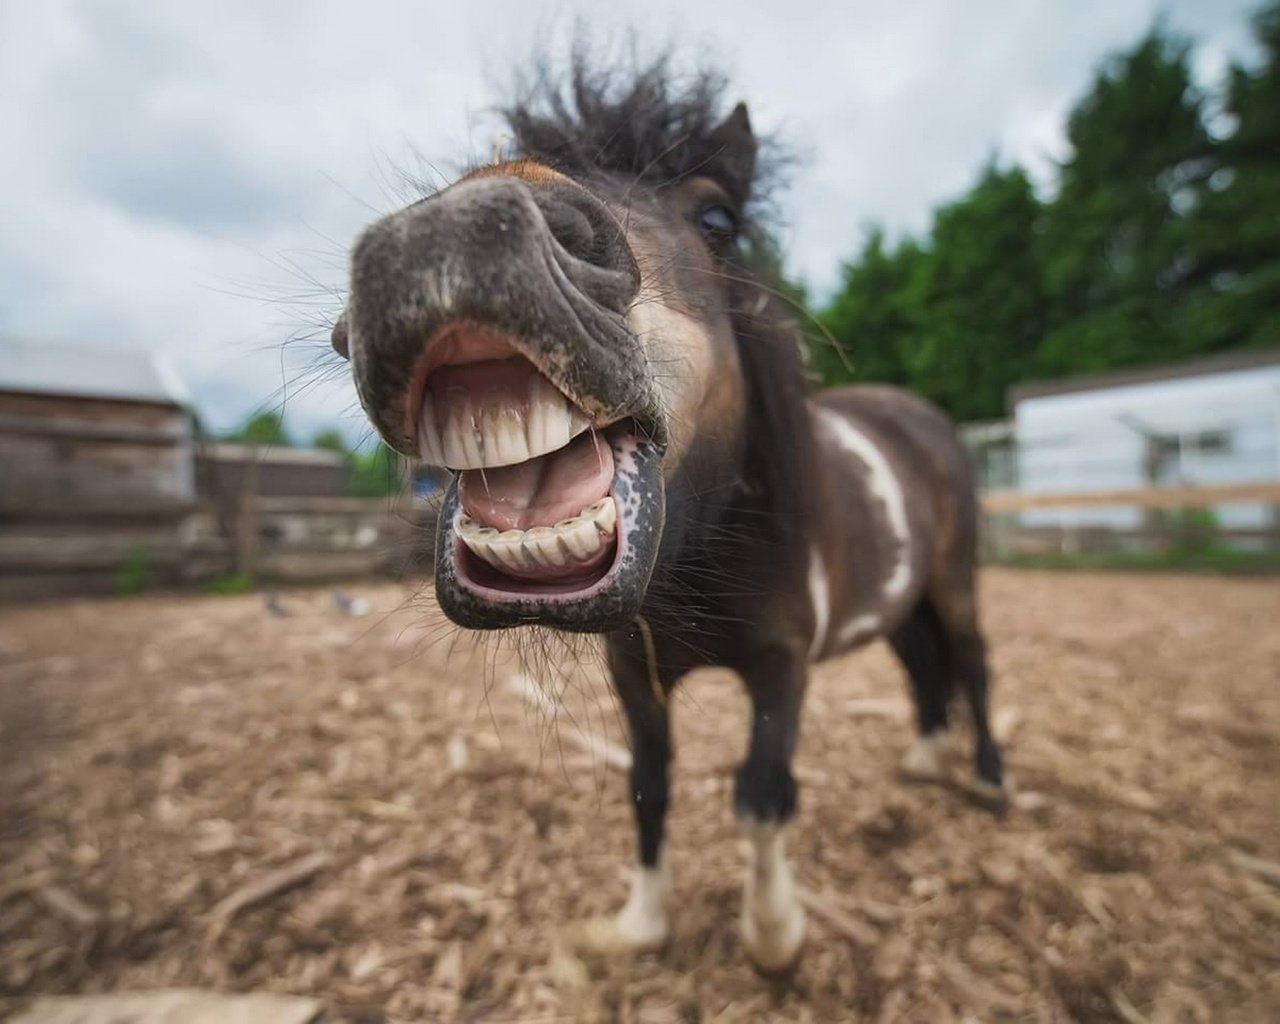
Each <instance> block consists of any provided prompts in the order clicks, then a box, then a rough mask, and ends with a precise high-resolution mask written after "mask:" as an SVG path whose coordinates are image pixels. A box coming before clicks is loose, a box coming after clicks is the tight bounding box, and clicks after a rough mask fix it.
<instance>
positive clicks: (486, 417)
mask: <svg viewBox="0 0 1280 1024" xmlns="http://www.w3.org/2000/svg"><path fill="white" fill-rule="evenodd" d="M442 418H443V419H444V421H445V422H444V426H443V428H441V426H440V423H439V420H438V419H437V409H436V401H435V400H434V399H433V398H432V395H431V390H430V388H428V389H427V391H426V393H425V394H424V396H423V399H422V412H421V415H420V416H419V418H418V454H419V455H421V456H422V461H423V462H426V463H428V464H429V465H433V466H447V467H448V468H450V469H485V468H489V467H494V466H511V465H515V464H516V463H519V462H525V461H527V460H529V459H534V458H537V457H538V456H539V455H546V454H547V453H548V452H554V451H556V450H557V449H560V448H563V447H564V446H565V445H567V444H568V443H569V442H570V441H572V440H573V439H574V438H575V437H577V436H578V435H579V434H581V433H582V432H583V431H584V430H587V429H588V428H589V427H590V426H591V423H590V421H588V420H587V418H586V416H584V415H583V414H582V412H581V410H579V409H578V408H577V407H575V406H574V405H573V404H572V403H571V402H570V401H569V400H568V399H567V398H565V397H564V395H562V394H561V393H560V392H559V391H557V390H556V388H555V387H554V386H553V385H552V384H551V383H550V382H549V381H547V380H546V379H544V378H543V377H542V376H540V375H534V376H533V377H532V378H531V384H530V385H529V395H528V400H527V403H526V404H523V405H522V404H520V403H518V402H515V403H513V402H509V401H499V402H495V401H492V400H489V401H481V402H476V401H475V400H474V398H473V396H472V393H471V392H470V391H469V390H468V389H466V388H458V389H456V391H454V392H453V393H450V394H449V396H448V401H447V402H446V403H445V408H444V410H443V417H442Z"/></svg>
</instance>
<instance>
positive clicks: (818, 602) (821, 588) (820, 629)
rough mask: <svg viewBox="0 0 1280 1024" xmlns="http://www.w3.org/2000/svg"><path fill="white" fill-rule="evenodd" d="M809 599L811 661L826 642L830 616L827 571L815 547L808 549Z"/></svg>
mask: <svg viewBox="0 0 1280 1024" xmlns="http://www.w3.org/2000/svg"><path fill="white" fill-rule="evenodd" d="M809 601H810V602H811V603H812V604H813V643H811V644H810V645H809V659H810V660H811V661H812V660H814V659H816V658H817V657H818V655H819V654H821V653H822V648H823V647H824V646H825V645H826V642H827V621H828V619H830V617H831V596H830V591H829V590H828V589H827V571H826V569H824V568H823V566H822V555H821V554H820V553H819V552H818V549H817V548H816V547H814V548H812V549H810V551H809Z"/></svg>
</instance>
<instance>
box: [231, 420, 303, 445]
mask: <svg viewBox="0 0 1280 1024" xmlns="http://www.w3.org/2000/svg"><path fill="white" fill-rule="evenodd" d="M227 438H228V440H232V441H245V442H248V443H250V444H278V445H285V446H288V445H292V444H293V441H292V440H291V439H290V438H289V434H288V432H287V431H286V430H285V428H284V417H283V416H281V415H280V413H278V412H260V413H256V414H254V415H253V416H250V417H249V418H248V419H247V420H245V421H244V423H242V424H241V425H240V426H239V427H237V428H236V429H235V430H233V431H232V432H231V433H230V434H228V435H227Z"/></svg>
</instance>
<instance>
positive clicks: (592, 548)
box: [409, 328, 664, 631]
mask: <svg viewBox="0 0 1280 1024" xmlns="http://www.w3.org/2000/svg"><path fill="white" fill-rule="evenodd" d="M409 394H410V402H411V404H413V405H415V406H416V407H414V408H412V410H411V415H410V416H409V422H410V424H411V425H412V427H413V429H414V430H415V432H416V436H417V443H418V450H419V454H420V455H421V457H422V459H423V461H424V462H427V463H430V464H432V465H437V466H444V467H447V468H448V469H451V470H453V471H454V472H455V474H456V475H455V479H454V482H453V484H452V486H451V487H450V488H449V491H448V493H447V495H446V498H445V503H444V508H443V509H442V512H441V517H440V525H439V535H438V542H437V549H436V589H437V594H438V596H439V598H440V601H441V604H442V606H444V609H445V611H446V613H448V614H449V615H450V617H452V618H454V619H455V621H458V622H460V623H462V624H463V625H466V626H471V627H474V628H493V627H496V626H505V625H513V624H518V623H524V622H535V621H536V622H545V623H548V624H551V625H556V626H559V627H562V628H568V629H576V630H588V631H596V630H600V629H605V628H612V627H613V626H616V625H620V624H621V623H622V622H624V621H627V620H628V619H629V618H631V617H634V615H635V614H636V612H637V611H638V610H639V603H640V600H641V599H642V597H643V592H644V589H645V586H646V585H647V582H648V577H649V573H650V572H651V570H652V565H653V559H654V555H655V553H656V545H657V539H658V535H659V534H660V532H661V523H662V515H663V505H664V502H663V489H662V481H661V473H660V457H659V455H660V453H659V451H658V448H657V446H656V445H655V444H653V442H651V441H650V440H648V437H647V434H646V432H645V431H644V430H643V429H642V428H641V427H640V425H639V423H638V422H637V420H636V419H634V418H626V419H623V420H619V421H617V422H614V423H608V424H599V423H594V422H592V420H591V419H590V418H589V417H588V415H587V414H586V413H585V412H584V411H583V410H582V408H581V407H580V406H579V405H578V404H577V403H576V402H574V401H573V400H572V399H571V398H569V397H568V396H567V395H565V394H564V393H563V392H562V391H561V390H560V389H559V388H557V387H556V386H555V385H554V384H553V383H552V382H551V380H550V379H549V378H548V377H547V376H546V375H545V374H544V373H543V372H542V371H541V370H540V369H539V368H538V367H536V366H535V365H534V364H533V362H531V361H530V360H529V359H528V358H526V357H525V356H524V355H523V354H521V353H520V352H519V351H518V350H517V349H516V347H515V346H514V345H513V344H511V343H510V342H508V341H507V340H506V339H504V338H502V337H500V336H497V335H495V334H493V333H490V332H487V331H484V330H483V329H478V328H452V329H450V330H449V331H448V332H445V333H444V334H442V335H441V336H439V337H437V338H436V339H435V340H434V341H433V342H432V343H431V344H430V345H429V346H428V348H427V350H426V351H425V353H424V356H423V360H422V362H421V365H420V366H419V367H418V369H417V372H416V373H415V382H414V386H412V387H411V388H410V392H409ZM414 396H417V397H416V402H415V401H414Z"/></svg>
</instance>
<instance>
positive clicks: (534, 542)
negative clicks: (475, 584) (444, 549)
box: [455, 497, 618, 572]
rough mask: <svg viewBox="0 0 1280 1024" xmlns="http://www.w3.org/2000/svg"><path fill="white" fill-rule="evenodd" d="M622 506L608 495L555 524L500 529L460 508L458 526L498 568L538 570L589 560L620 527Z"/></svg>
mask: <svg viewBox="0 0 1280 1024" xmlns="http://www.w3.org/2000/svg"><path fill="white" fill-rule="evenodd" d="M617 522H618V510H617V506H616V505H615V504H614V502H613V498H612V497H604V498H602V499H600V500H599V501H597V502H596V503H595V504H594V505H590V506H588V507H587V508H585V509H583V510H582V511H581V512H580V513H579V514H578V515H576V516H574V517H573V518H572V519H563V520H561V521H560V522H558V523H556V524H555V526H534V527H532V528H530V529H528V530H505V531H503V532H499V531H497V530H495V529H493V527H491V526H482V525H481V524H480V523H478V522H476V520H474V519H472V518H471V517H470V516H468V515H466V514H465V513H462V512H459V513H458V518H457V520H456V522H455V529H456V531H457V534H458V536H459V537H461V538H462V542H463V543H464V544H466V546H467V548H468V549H469V550H470V551H471V552H472V553H473V554H474V555H475V556H476V557H477V558H480V559H482V560H483V561H485V562H488V563H489V564H490V565H492V566H494V567H495V568H497V569H514V570H517V571H523V572H536V571H537V570H539V569H560V568H563V567H565V566H572V565H574V564H576V563H579V562H587V561H589V560H590V559H592V558H593V557H594V556H595V555H596V554H598V553H599V551H600V548H601V547H602V546H603V545H604V543H605V542H606V541H607V540H608V539H609V538H610V537H612V536H613V535H614V533H615V532H616V530H617Z"/></svg>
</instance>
